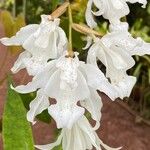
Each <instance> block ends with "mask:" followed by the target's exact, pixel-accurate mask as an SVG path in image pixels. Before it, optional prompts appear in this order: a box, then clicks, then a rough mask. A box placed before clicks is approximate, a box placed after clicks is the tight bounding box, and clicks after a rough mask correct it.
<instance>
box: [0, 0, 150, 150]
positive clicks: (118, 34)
mask: <svg viewBox="0 0 150 150" xmlns="http://www.w3.org/2000/svg"><path fill="white" fill-rule="evenodd" d="M126 2H131V3H135V2H139V3H142V4H143V7H145V5H146V0H141V1H140V0H137V1H136V0H126V1H123V0H115V1H114V0H89V1H88V5H87V10H86V20H87V24H88V25H89V26H90V27H91V28H93V27H95V26H96V25H97V24H96V23H95V21H94V19H93V17H94V16H93V15H96V16H100V15H102V16H103V17H104V18H106V19H109V21H110V31H109V33H107V34H106V35H105V36H103V37H102V38H99V37H96V36H95V35H94V31H93V32H92V33H93V34H89V35H88V37H87V39H88V43H87V46H86V47H85V48H86V49H87V48H89V47H90V48H89V51H88V56H87V63H85V62H83V61H80V60H79V58H78V53H77V52H74V56H72V57H71V56H70V55H69V51H67V47H68V40H67V37H66V34H65V32H64V31H63V29H62V28H61V27H59V24H60V19H59V18H57V17H58V16H57V17H54V16H52V15H42V16H41V23H40V24H32V25H27V26H26V27H23V28H21V30H20V31H19V32H18V33H17V34H16V35H15V36H13V37H11V38H2V39H0V41H1V42H2V43H3V44H4V45H7V46H10V45H21V46H22V47H23V49H24V52H22V53H21V54H20V55H19V57H18V59H17V61H16V62H15V64H14V66H13V67H12V69H11V70H12V72H13V73H17V72H18V71H19V70H21V69H23V68H26V70H27V72H28V74H29V75H31V76H33V78H32V81H31V82H29V83H28V84H27V85H20V86H17V87H13V86H12V88H13V89H14V90H15V91H17V92H19V93H30V92H34V91H36V92H37V95H36V98H35V99H34V100H33V101H32V102H31V103H30V110H29V111H28V113H27V120H28V121H30V122H32V124H35V123H36V121H35V117H36V116H37V115H38V114H40V113H41V112H42V111H44V110H45V109H48V113H49V114H50V115H51V116H52V117H53V119H54V120H55V121H56V124H57V128H58V129H62V131H61V134H60V136H59V137H58V139H57V141H56V142H55V143H52V144H48V145H35V147H36V148H38V149H41V150H50V149H53V148H54V147H55V146H57V145H59V144H60V143H62V147H63V149H64V150H86V149H89V150H91V149H92V148H93V146H94V147H95V148H96V149H97V150H101V147H103V148H105V149H106V150H119V149H121V148H111V147H109V146H107V145H105V144H104V143H103V142H102V141H101V140H100V139H99V137H98V136H97V134H96V131H95V130H97V129H98V128H99V127H100V120H101V108H102V101H101V97H100V96H99V94H98V93H97V90H98V91H101V92H103V93H105V94H106V95H108V97H109V98H110V99H111V100H115V99H116V98H118V97H120V98H124V97H128V96H129V95H130V93H131V91H132V88H133V86H134V84H135V82H136V78H135V77H133V76H129V75H127V73H126V72H127V70H128V69H130V68H131V67H133V65H134V64H135V61H134V59H133V58H132V56H133V55H140V56H141V55H144V54H150V44H148V43H146V42H144V41H143V40H142V39H141V38H136V39H135V38H133V37H132V35H131V34H130V33H129V32H128V24H127V23H126V22H121V21H120V18H121V17H123V16H125V15H127V14H128V13H129V8H128V5H127V3H126ZM93 3H94V4H95V6H96V7H97V8H98V9H99V10H98V11H97V12H93V11H92V9H91V8H92V5H93ZM68 5H69V4H68ZM89 31H92V30H90V29H89ZM97 59H98V60H100V61H101V62H102V63H103V64H104V65H105V67H106V74H104V73H103V72H102V71H101V70H100V69H99V68H98V65H97ZM51 99H55V100H56V104H51V103H50V101H51ZM86 110H87V111H88V112H89V113H90V114H91V117H92V119H93V120H95V122H96V125H95V126H94V127H92V126H91V124H90V123H89V122H88V119H87V118H86V117H85V111H86Z"/></svg>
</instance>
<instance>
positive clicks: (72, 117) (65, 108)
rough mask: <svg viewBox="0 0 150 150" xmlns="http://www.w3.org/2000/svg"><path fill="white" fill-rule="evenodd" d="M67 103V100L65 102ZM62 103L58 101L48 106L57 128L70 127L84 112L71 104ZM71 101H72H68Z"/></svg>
mask: <svg viewBox="0 0 150 150" xmlns="http://www.w3.org/2000/svg"><path fill="white" fill-rule="evenodd" d="M61 103H62V102H61ZM66 103H67V102H66ZM66 103H65V101H64V103H63V104H59V102H58V103H57V104H55V105H51V106H50V107H49V108H48V112H49V114H50V115H51V116H52V117H53V118H54V120H55V121H56V123H57V128H58V129H60V128H69V129H71V128H72V126H73V124H74V123H75V122H76V121H77V120H78V119H79V118H80V117H81V116H83V114H84V111H85V110H84V109H83V108H81V107H79V106H77V105H72V104H66ZM69 103H72V102H69Z"/></svg>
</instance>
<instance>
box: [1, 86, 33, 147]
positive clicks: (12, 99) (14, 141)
mask: <svg viewBox="0 0 150 150" xmlns="http://www.w3.org/2000/svg"><path fill="white" fill-rule="evenodd" d="M2 129H3V130H2V135H3V143H4V149H5V150H34V144H33V137H32V130H31V127H30V124H29V122H28V121H27V120H26V109H25V107H24V105H23V103H22V100H21V98H20V96H19V94H18V93H16V92H15V91H13V90H12V89H10V88H9V89H8V95H7V101H6V104H5V109H4V115H3V128H2Z"/></svg>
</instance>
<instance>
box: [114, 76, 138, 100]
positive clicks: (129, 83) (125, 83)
mask: <svg viewBox="0 0 150 150" xmlns="http://www.w3.org/2000/svg"><path fill="white" fill-rule="evenodd" d="M135 83H136V77H133V76H128V75H125V76H124V77H123V78H122V80H120V81H118V82H116V83H115V82H112V85H113V86H114V88H115V89H116V91H117V92H118V93H119V97H120V98H121V99H123V98H124V97H129V96H130V94H131V92H132V89H133V87H134V85H135Z"/></svg>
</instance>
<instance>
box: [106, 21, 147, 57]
mask: <svg viewBox="0 0 150 150" xmlns="http://www.w3.org/2000/svg"><path fill="white" fill-rule="evenodd" d="M128 26H129V25H128V24H127V23H120V24H119V25H118V26H114V25H110V33H108V34H107V35H106V36H105V43H108V45H110V44H112V43H115V45H116V46H117V47H121V48H123V49H124V50H125V51H127V52H128V53H129V54H130V55H139V56H143V55H145V54H148V55H150V43H146V42H145V41H144V40H142V39H141V38H140V37H137V38H133V37H132V35H131V34H130V33H129V32H128V28H129V27H128Z"/></svg>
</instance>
